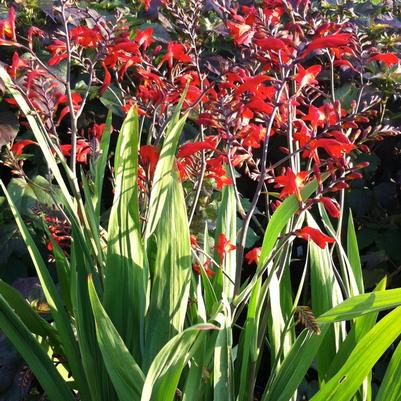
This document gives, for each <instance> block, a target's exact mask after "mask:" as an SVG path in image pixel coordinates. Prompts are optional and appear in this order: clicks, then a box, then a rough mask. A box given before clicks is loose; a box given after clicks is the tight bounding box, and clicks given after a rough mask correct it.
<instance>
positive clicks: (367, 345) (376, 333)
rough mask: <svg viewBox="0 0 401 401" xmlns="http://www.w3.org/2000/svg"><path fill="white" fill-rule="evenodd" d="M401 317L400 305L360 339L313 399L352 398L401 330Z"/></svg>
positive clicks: (338, 399) (323, 400) (337, 399)
mask: <svg viewBox="0 0 401 401" xmlns="http://www.w3.org/2000/svg"><path fill="white" fill-rule="evenodd" d="M382 292H385V291H382ZM355 298H356V297H355ZM400 319H401V308H397V309H395V310H394V311H392V312H390V313H389V314H387V315H386V316H385V317H384V318H383V319H381V320H380V321H379V322H378V323H377V324H376V325H375V326H374V327H373V328H372V329H371V330H370V331H369V332H368V333H367V334H366V335H365V336H364V337H363V338H362V339H361V340H360V341H359V342H358V344H357V345H356V347H355V349H354V350H353V352H352V353H351V355H350V356H349V358H348V359H347V361H346V362H345V364H344V365H343V366H342V368H341V369H340V370H339V371H338V373H337V374H336V375H335V376H333V377H332V379H330V380H329V381H328V382H327V383H326V384H324V385H323V386H322V387H321V389H320V390H319V391H318V393H317V394H315V396H314V397H312V399H311V401H326V400H336V401H349V400H350V399H351V397H352V396H353V395H354V394H355V392H356V391H357V390H358V388H359V386H360V385H361V384H362V382H363V380H364V379H365V377H366V376H367V375H368V374H369V372H370V370H371V369H372V367H373V366H374V365H375V363H376V362H377V361H378V360H379V358H380V357H381V356H382V355H383V353H384V352H385V351H386V350H387V349H388V347H389V346H390V345H391V344H392V343H393V342H394V341H395V340H396V338H397V337H398V336H399V335H400V334H401V325H400V324H399V321H400Z"/></svg>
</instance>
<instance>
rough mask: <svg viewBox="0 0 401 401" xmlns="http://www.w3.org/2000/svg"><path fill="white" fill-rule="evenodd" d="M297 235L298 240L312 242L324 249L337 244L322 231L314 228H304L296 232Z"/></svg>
mask: <svg viewBox="0 0 401 401" xmlns="http://www.w3.org/2000/svg"><path fill="white" fill-rule="evenodd" d="M295 235H296V236H297V237H298V238H303V239H304V240H307V241H309V240H312V241H313V242H314V243H315V244H316V245H317V246H319V247H320V248H322V249H324V248H325V247H326V245H327V244H332V243H333V242H336V240H335V239H334V238H331V237H329V236H328V235H326V234H323V233H322V232H321V231H320V230H318V229H316V228H312V227H303V228H301V229H300V230H296V231H295Z"/></svg>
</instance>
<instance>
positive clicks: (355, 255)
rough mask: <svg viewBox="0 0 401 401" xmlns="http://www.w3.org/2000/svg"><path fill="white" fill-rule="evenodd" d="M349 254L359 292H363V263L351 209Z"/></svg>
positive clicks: (348, 233)
mask: <svg viewBox="0 0 401 401" xmlns="http://www.w3.org/2000/svg"><path fill="white" fill-rule="evenodd" d="M347 256H348V260H349V263H350V265H351V268H352V271H353V272H354V277H355V280H356V283H357V286H358V290H359V293H360V294H363V292H364V285H363V275H362V265H361V258H360V257H359V247H358V241H357V238H356V232H355V226H354V220H353V218H352V212H351V209H350V211H349V216H348V230H347Z"/></svg>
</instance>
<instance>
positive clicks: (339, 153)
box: [314, 138, 355, 158]
mask: <svg viewBox="0 0 401 401" xmlns="http://www.w3.org/2000/svg"><path fill="white" fill-rule="evenodd" d="M314 147H315V148H323V149H324V150H325V151H326V152H327V153H328V154H329V156H331V157H334V158H340V157H343V156H344V155H346V154H348V153H349V152H351V150H353V149H355V145H354V144H352V143H343V142H340V141H337V140H335V139H331V138H320V139H316V141H315V146H314Z"/></svg>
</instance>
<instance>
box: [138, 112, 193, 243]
mask: <svg viewBox="0 0 401 401" xmlns="http://www.w3.org/2000/svg"><path fill="white" fill-rule="evenodd" d="M186 119H187V114H185V115H184V116H183V117H181V118H180V119H178V121H175V119H172V120H171V121H170V122H169V124H168V127H167V132H166V137H165V140H164V142H163V148H162V150H161V152H160V157H159V161H158V162H157V166H156V170H155V174H154V177H153V186H152V191H151V194H150V200H149V213H148V219H147V224H146V230H145V239H146V240H148V239H149V237H150V236H151V235H152V233H153V232H154V231H155V229H156V226H157V224H158V223H159V220H160V218H161V216H162V214H163V206H164V204H165V202H166V198H167V190H166V186H167V185H168V181H169V176H170V175H171V171H172V170H173V168H174V161H175V151H176V149H177V145H178V140H179V138H180V135H181V132H182V130H183V128H184V125H185V122H186Z"/></svg>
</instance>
